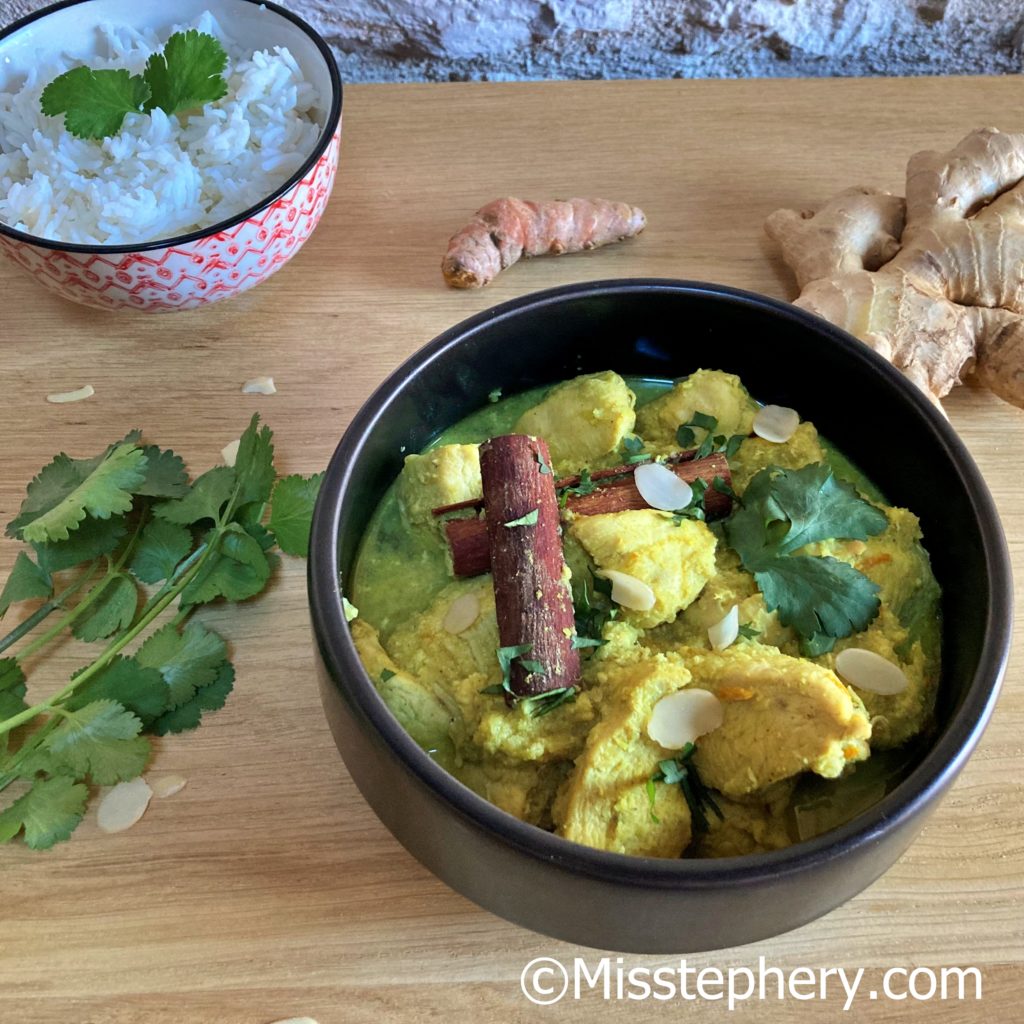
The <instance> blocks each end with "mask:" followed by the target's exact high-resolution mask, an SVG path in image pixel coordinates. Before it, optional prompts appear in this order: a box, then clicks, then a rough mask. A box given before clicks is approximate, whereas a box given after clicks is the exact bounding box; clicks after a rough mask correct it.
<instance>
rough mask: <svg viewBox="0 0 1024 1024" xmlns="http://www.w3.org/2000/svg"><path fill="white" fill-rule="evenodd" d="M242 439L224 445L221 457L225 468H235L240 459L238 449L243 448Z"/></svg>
mask: <svg viewBox="0 0 1024 1024" xmlns="http://www.w3.org/2000/svg"><path fill="white" fill-rule="evenodd" d="M241 444H242V439H241V438H238V439H236V440H234V441H230V442H229V443H228V444H226V445H224V447H223V448H221V450H220V457H221V458H222V459H223V460H224V465H225V466H233V465H234V464H235V459H237V458H238V449H239V448H240V447H241Z"/></svg>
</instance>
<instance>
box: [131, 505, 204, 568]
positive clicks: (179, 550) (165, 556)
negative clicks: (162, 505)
mask: <svg viewBox="0 0 1024 1024" xmlns="http://www.w3.org/2000/svg"><path fill="white" fill-rule="evenodd" d="M191 550H192V533H191V532H190V531H189V529H188V527H185V526H181V525H180V524H178V523H172V522H169V521H168V520H166V519H154V520H152V521H151V522H149V523H147V524H146V527H145V529H144V530H143V531H142V534H141V536H140V537H139V541H138V543H137V544H136V546H135V551H134V553H133V554H132V560H131V564H130V565H129V568H130V569H131V571H132V572H133V573H134V574H135V575H136V576H137V577H138V578H139V579H140V580H142V582H143V583H158V582H159V581H160V580H168V579H170V578H171V576H172V575H173V574H174V570H175V569H176V568H177V567H178V563H179V562H181V561H182V559H184V558H185V557H186V556H187V555H188V554H189V552H190V551H191Z"/></svg>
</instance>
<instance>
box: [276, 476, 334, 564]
mask: <svg viewBox="0 0 1024 1024" xmlns="http://www.w3.org/2000/svg"><path fill="white" fill-rule="evenodd" d="M323 480H324V474H323V473H316V474H314V475H313V476H310V477H304V476H299V475H298V474H295V475H293V476H286V477H282V478H281V479H280V480H278V481H277V483H276V484H275V485H274V492H273V496H272V497H271V501H270V529H271V530H273V532H274V536H275V537H277V544H278V547H280V549H281V550H282V551H283V552H284V553H285V554H286V555H298V556H299V557H300V558H305V557H306V555H307V554H308V553H309V529H310V526H311V524H312V519H313V506H314V505H315V504H316V498H317V495H318V494H319V493H320V485H321V484H322V483H323Z"/></svg>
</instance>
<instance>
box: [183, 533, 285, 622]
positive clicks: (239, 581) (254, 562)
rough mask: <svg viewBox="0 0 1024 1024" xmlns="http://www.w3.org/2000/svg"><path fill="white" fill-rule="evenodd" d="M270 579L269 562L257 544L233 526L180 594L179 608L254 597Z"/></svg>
mask: <svg viewBox="0 0 1024 1024" xmlns="http://www.w3.org/2000/svg"><path fill="white" fill-rule="evenodd" d="M269 578H270V562H269V561H268V560H267V555H266V554H265V553H264V551H263V548H262V547H261V546H260V543H259V541H257V540H255V539H254V538H253V537H251V536H250V535H249V534H248V533H246V532H245V530H244V529H243V528H242V527H241V526H238V525H237V524H232V527H231V528H229V529H228V531H227V532H225V533H224V535H223V536H222V537H221V540H220V544H219V547H218V549H217V551H216V552H214V554H213V555H212V556H211V557H210V559H209V560H208V561H207V562H206V564H205V565H204V566H203V568H202V569H200V570H199V573H198V574H197V575H196V577H195V579H193V580H192V581H191V582H190V583H189V584H188V586H186V587H185V589H184V590H182V592H181V602H180V603H181V605H182V607H185V606H187V605H190V604H206V603H207V602H209V601H215V600H216V599H217V598H218V597H223V598H225V599H227V600H228V601H244V600H246V599H247V598H250V597H253V596H255V595H256V594H258V593H259V592H260V591H261V590H262V589H263V588H264V587H265V586H266V583H267V580H268V579H269Z"/></svg>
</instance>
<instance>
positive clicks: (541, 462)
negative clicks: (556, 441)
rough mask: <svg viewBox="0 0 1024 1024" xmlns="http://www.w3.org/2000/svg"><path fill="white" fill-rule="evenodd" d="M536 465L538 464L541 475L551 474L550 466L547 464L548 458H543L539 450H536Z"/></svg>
mask: <svg viewBox="0 0 1024 1024" xmlns="http://www.w3.org/2000/svg"><path fill="white" fill-rule="evenodd" d="M537 465H538V466H540V475H541V476H551V475H552V474H551V467H550V466H549V465H548V460H547V459H545V458H544V455H543V454H542V453H541V452H537Z"/></svg>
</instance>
